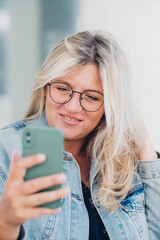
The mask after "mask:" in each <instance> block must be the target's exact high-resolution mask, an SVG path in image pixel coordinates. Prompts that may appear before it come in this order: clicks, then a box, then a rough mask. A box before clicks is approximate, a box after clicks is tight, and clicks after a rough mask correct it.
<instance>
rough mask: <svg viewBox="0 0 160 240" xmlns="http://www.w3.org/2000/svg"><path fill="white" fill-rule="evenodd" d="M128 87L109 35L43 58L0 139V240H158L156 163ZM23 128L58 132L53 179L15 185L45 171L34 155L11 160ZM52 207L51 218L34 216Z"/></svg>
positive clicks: (82, 39)
mask: <svg viewBox="0 0 160 240" xmlns="http://www.w3.org/2000/svg"><path fill="white" fill-rule="evenodd" d="M129 79H130V75H129V70H128V66H127V61H126V59H125V56H124V54H123V52H122V50H121V49H120V47H119V46H118V44H117V43H116V42H115V41H114V40H113V38H112V36H111V35H109V34H103V33H100V32H94V33H91V32H88V31H86V32H80V33H77V34H74V35H71V36H68V37H66V38H65V39H64V40H62V41H60V42H59V43H58V44H57V46H56V47H55V48H54V49H53V50H52V51H51V52H50V54H49V55H48V57H47V59H46V61H45V62H44V65H43V66H42V69H41V71H40V72H39V73H38V74H37V76H36V82H35V88H34V92H33V98H32V101H31V104H30V107H29V110H28V112H27V113H26V116H25V119H24V120H23V121H20V122H18V123H15V124H12V125H10V126H7V127H6V128H3V129H2V130H1V135H0V193H1V195H2V196H1V201H0V216H1V218H0V236H1V239H3V240H5V239H23V238H24V239H27V240H28V239H29V240H30V239H56V240H57V239H58V240H59V239H63V240H64V239H66V240H67V239H76V240H80V239H83V240H84V239H86V240H87V239H92V240H93V239H112V240H117V239H118V240H121V239H123V240H124V239H130V240H138V239H159V238H160V231H159V224H158V220H159V216H160V207H159V204H158V200H159V199H160V160H157V154H156V152H155V151H154V149H153V147H152V145H151V143H150V141H149V139H148V136H147V134H146V131H145V129H144V127H143V123H142V121H141V118H140V117H139V114H138V113H137V110H136V108H135V106H134V104H133V100H132V97H131V92H130V83H129V82H128V81H129ZM26 126H49V127H57V128H60V129H62V131H63V133H64V137H65V142H64V150H65V152H64V162H63V174H57V175H53V176H47V177H43V178H39V179H34V180H30V181H27V182H24V180H23V179H24V176H25V173H26V170H27V169H28V168H29V167H31V166H34V165H36V164H40V163H42V162H43V161H45V156H44V155H43V154H38V155H35V156H29V157H25V158H21V157H20V156H21V152H22V145H21V142H22V140H21V135H22V131H23V129H24V128H25V127H26ZM15 149H17V150H18V151H14V150H15ZM12 152H13V154H12ZM12 155H13V156H12ZM11 159H12V160H11ZM10 162H11V164H10ZM9 167H10V170H9ZM62 183H63V188H61V189H59V190H54V191H53V192H50V193H49V192H45V193H42V192H41V193H37V191H39V190H42V189H44V188H47V187H50V186H52V185H57V184H62ZM59 198H63V203H62V207H61V208H60V209H56V210H53V209H47V208H42V207H41V208H40V207H38V205H40V204H42V203H45V202H49V201H53V200H56V199H59Z"/></svg>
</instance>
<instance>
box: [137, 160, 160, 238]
mask: <svg viewBox="0 0 160 240" xmlns="http://www.w3.org/2000/svg"><path fill="white" fill-rule="evenodd" d="M137 170H138V173H139V175H140V177H141V180H142V182H143V185H144V204H145V214H146V218H147V223H148V230H149V239H150V240H159V239H160V228H159V224H160V158H159V159H156V160H152V161H145V160H139V161H138V167H137Z"/></svg>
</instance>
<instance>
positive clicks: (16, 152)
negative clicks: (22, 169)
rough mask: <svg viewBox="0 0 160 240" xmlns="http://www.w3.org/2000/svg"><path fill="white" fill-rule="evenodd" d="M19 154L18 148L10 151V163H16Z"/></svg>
mask: <svg viewBox="0 0 160 240" xmlns="http://www.w3.org/2000/svg"><path fill="white" fill-rule="evenodd" d="M20 158H21V156H20V153H19V151H18V150H14V151H13V152H12V161H11V165H12V164H16V163H17V162H18V161H19V160H20Z"/></svg>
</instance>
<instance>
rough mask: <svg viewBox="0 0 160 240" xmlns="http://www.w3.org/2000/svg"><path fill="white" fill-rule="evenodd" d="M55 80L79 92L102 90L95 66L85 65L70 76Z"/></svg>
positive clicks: (97, 69)
mask: <svg viewBox="0 0 160 240" xmlns="http://www.w3.org/2000/svg"><path fill="white" fill-rule="evenodd" d="M56 80H60V81H64V82H66V83H68V84H70V85H71V86H72V87H74V88H79V90H80V89H82V90H85V89H93V90H97V91H98V90H99V91H102V90H103V89H102V84H101V79H100V74H99V68H98V66H97V65H95V64H86V65H84V66H80V67H77V68H76V69H74V70H73V71H72V72H71V73H70V74H68V75H66V76H63V77H60V78H57V79H56Z"/></svg>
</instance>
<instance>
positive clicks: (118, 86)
mask: <svg viewBox="0 0 160 240" xmlns="http://www.w3.org/2000/svg"><path fill="white" fill-rule="evenodd" d="M88 63H91V64H96V65H97V66H98V67H99V74H100V78H101V82H102V86H103V91H104V107H105V115H104V116H103V117H102V119H101V121H100V122H99V124H98V126H97V127H96V128H95V129H94V130H93V131H92V132H91V133H90V134H89V136H88V143H87V155H88V157H89V158H90V159H92V161H93V162H94V164H95V165H97V166H98V169H99V171H98V174H97V176H96V178H97V180H98V183H99V187H98V190H97V192H96V198H95V200H96V202H97V203H98V202H100V204H101V205H102V206H103V207H104V208H105V209H107V210H111V211H115V210H117V208H118V207H119V206H120V204H119V203H120V202H121V201H122V200H123V199H124V198H125V197H126V195H127V194H128V193H129V191H130V190H131V188H132V181H133V177H134V172H135V168H136V166H137V159H138V154H139V151H140V149H141V148H142V146H143V141H144V137H145V136H144V132H145V131H144V127H143V123H142V121H141V118H140V116H139V113H138V111H137V109H136V107H135V105H134V102H133V99H132V94H131V91H130V88H131V85H130V79H131V76H130V75H131V74H130V70H129V67H128V63H127V60H126V57H125V55H124V53H123V51H122V50H121V48H120V47H119V45H118V44H117V43H116V41H115V40H114V39H113V37H112V36H111V34H109V33H103V32H100V31H94V32H90V31H84V32H79V33H76V34H73V35H70V36H67V37H66V38H65V39H63V40H61V41H60V42H59V43H58V44H57V45H56V47H55V48H53V49H52V50H51V52H50V53H49V55H48V57H47V58H46V60H45V62H44V64H43V66H42V68H41V70H40V72H39V73H38V74H37V75H36V81H35V88H34V91H33V97H32V101H31V104H30V107H29V109H28V111H27V113H26V115H25V119H34V118H37V117H40V116H41V114H42V111H43V109H44V106H45V96H44V89H45V86H46V84H47V83H48V82H50V81H51V80H53V79H55V78H57V77H60V76H64V75H67V74H70V73H71V72H73V71H74V70H75V69H76V68H78V67H80V66H83V65H85V64H88Z"/></svg>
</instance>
